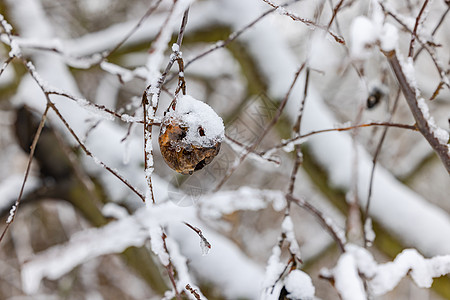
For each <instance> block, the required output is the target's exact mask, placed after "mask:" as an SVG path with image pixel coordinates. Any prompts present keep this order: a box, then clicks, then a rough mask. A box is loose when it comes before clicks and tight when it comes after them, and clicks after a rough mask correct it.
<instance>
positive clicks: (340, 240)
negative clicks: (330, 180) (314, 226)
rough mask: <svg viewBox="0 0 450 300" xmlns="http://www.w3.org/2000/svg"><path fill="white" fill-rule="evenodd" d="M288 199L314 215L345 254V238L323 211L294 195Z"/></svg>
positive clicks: (287, 196)
mask: <svg viewBox="0 0 450 300" xmlns="http://www.w3.org/2000/svg"><path fill="white" fill-rule="evenodd" d="M286 198H287V200H288V201H292V202H293V203H295V204H297V205H298V206H299V207H301V208H304V209H305V210H306V211H308V212H310V213H311V214H313V215H314V216H315V217H316V218H317V219H318V220H319V222H320V223H321V224H322V226H324V228H325V229H326V230H327V231H328V232H329V233H330V235H331V237H332V238H333V239H334V241H335V242H336V244H337V245H338V246H339V249H340V250H341V251H342V252H345V246H344V245H345V243H346V242H345V237H343V236H342V235H341V234H339V232H338V230H337V229H336V225H335V224H334V223H333V222H332V220H331V219H330V218H328V217H326V216H325V215H324V214H323V212H322V211H320V210H319V209H318V208H316V207H314V206H313V205H312V204H311V203H309V202H307V201H304V200H301V199H298V198H295V197H294V196H292V195H286Z"/></svg>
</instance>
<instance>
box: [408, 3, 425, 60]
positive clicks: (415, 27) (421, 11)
mask: <svg viewBox="0 0 450 300" xmlns="http://www.w3.org/2000/svg"><path fill="white" fill-rule="evenodd" d="M427 4H428V0H425V1H424V2H423V5H422V8H421V9H420V11H419V14H418V15H417V18H416V23H415V25H414V30H413V32H412V35H411V43H410V44H409V53H408V57H412V56H413V54H414V42H415V40H416V36H417V28H418V27H419V24H420V21H421V20H420V18H421V17H422V14H423V12H424V11H425V8H426V7H427Z"/></svg>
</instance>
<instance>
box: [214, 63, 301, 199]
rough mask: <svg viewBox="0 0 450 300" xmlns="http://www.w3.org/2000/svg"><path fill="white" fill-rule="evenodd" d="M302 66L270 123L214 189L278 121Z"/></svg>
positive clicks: (222, 183)
mask: <svg viewBox="0 0 450 300" xmlns="http://www.w3.org/2000/svg"><path fill="white" fill-rule="evenodd" d="M304 67H305V63H303V64H302V66H301V67H300V69H299V70H298V71H297V73H296V74H295V75H294V79H293V80H292V83H291V86H290V87H289V90H288V92H287V93H286V95H285V97H284V99H283V101H282V102H281V104H280V106H279V107H278V109H277V111H276V112H275V115H274V117H273V118H272V120H271V121H270V123H269V124H267V125H266V127H265V128H264V130H263V132H262V134H261V135H259V136H258V138H257V140H256V141H255V142H254V143H253V145H252V146H251V147H250V148H249V149H247V150H246V151H245V152H244V153H243V154H242V155H241V156H240V157H239V158H238V159H237V160H236V162H235V163H234V164H233V166H232V167H231V168H229V169H228V170H227V172H226V174H225V176H224V177H223V178H222V180H221V181H220V182H219V184H218V185H217V186H216V187H215V188H214V191H218V190H219V189H220V188H221V187H222V186H223V185H224V184H225V182H226V181H227V180H228V179H229V178H230V176H231V175H232V174H233V173H234V171H236V169H237V168H238V167H239V166H240V165H241V164H242V162H243V161H244V160H245V158H246V157H247V155H248V154H249V153H250V152H252V151H254V150H255V149H256V148H257V147H258V146H259V144H260V143H261V142H262V140H263V139H264V137H265V136H266V135H267V133H268V132H269V130H270V129H271V128H272V127H273V126H274V125H275V124H276V123H277V122H278V120H279V118H280V117H281V114H282V112H283V110H284V108H285V106H286V104H287V101H288V100H289V96H290V95H291V92H292V89H293V88H294V85H295V83H296V82H297V79H298V77H299V75H300V73H301V71H302V70H303V68H304Z"/></svg>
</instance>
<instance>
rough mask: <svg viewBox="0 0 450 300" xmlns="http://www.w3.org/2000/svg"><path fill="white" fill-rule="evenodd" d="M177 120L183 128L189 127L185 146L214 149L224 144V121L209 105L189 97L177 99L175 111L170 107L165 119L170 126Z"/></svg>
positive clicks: (183, 141) (184, 141)
mask: <svg viewBox="0 0 450 300" xmlns="http://www.w3.org/2000/svg"><path fill="white" fill-rule="evenodd" d="M173 120H177V121H178V122H179V123H180V125H181V126H182V127H187V132H186V137H185V138H183V140H182V141H181V142H182V143H184V144H188V145H195V146H202V147H212V146H214V145H215V144H216V143H220V142H222V140H223V139H224V135H225V127H224V125H223V120H222V118H221V117H219V116H218V115H217V113H216V112H215V111H214V110H213V109H212V108H211V106H209V105H208V104H206V103H204V102H202V101H199V100H197V99H195V98H193V97H192V96H189V95H181V96H179V97H178V98H177V101H176V107H175V110H173V108H172V107H170V109H169V111H168V112H167V114H166V115H165V117H164V118H163V123H165V124H168V123H170V122H172V121H173Z"/></svg>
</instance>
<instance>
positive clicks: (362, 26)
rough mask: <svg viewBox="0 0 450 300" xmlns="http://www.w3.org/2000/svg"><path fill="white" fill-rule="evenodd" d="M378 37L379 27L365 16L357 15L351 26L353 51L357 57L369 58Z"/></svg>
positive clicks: (353, 54)
mask: <svg viewBox="0 0 450 300" xmlns="http://www.w3.org/2000/svg"><path fill="white" fill-rule="evenodd" d="M377 39H378V32H377V28H376V27H375V26H374V24H373V23H372V21H371V20H370V19H369V18H367V17H365V16H359V17H356V18H355V20H354V21H353V23H352V26H351V41H352V44H351V53H352V56H353V57H355V58H357V59H367V58H368V57H369V56H370V55H371V50H372V47H373V46H374V44H375V42H376V41H377Z"/></svg>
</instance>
